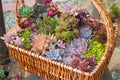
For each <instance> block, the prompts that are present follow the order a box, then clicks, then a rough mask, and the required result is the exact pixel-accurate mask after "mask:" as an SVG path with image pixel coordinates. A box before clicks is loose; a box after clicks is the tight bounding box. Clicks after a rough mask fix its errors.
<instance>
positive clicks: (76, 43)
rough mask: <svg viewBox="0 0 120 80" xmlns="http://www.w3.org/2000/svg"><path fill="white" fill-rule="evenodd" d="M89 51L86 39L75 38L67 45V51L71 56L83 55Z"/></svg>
mask: <svg viewBox="0 0 120 80" xmlns="http://www.w3.org/2000/svg"><path fill="white" fill-rule="evenodd" d="M87 49H88V40H86V39H84V38H81V37H79V38H75V39H74V40H73V41H72V42H71V43H70V44H69V43H67V44H66V48H65V51H66V53H70V54H71V55H74V54H75V55H76V54H79V55H82V54H84V53H85V52H86V51H87Z"/></svg>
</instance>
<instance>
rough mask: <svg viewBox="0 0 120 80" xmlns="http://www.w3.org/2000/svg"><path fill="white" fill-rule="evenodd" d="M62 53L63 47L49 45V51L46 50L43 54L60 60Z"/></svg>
mask: <svg viewBox="0 0 120 80" xmlns="http://www.w3.org/2000/svg"><path fill="white" fill-rule="evenodd" d="M64 53H65V52H64V50H63V49H55V47H54V46H53V45H51V46H50V47H49V51H46V52H45V53H44V54H45V55H46V56H47V57H48V58H50V59H52V60H58V61H62V55H63V54H64Z"/></svg>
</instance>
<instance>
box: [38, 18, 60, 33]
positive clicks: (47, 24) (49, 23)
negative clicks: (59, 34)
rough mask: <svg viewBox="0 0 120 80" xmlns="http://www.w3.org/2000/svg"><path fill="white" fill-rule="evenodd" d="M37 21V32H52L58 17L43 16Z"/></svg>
mask: <svg viewBox="0 0 120 80" xmlns="http://www.w3.org/2000/svg"><path fill="white" fill-rule="evenodd" d="M37 23H38V26H39V27H38V29H37V31H38V33H43V34H46V35H48V34H53V33H54V31H55V29H56V26H57V24H58V19H57V17H53V18H51V17H45V18H43V20H40V21H38V22H37Z"/></svg>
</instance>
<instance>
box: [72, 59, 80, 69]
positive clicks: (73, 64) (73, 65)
mask: <svg viewBox="0 0 120 80" xmlns="http://www.w3.org/2000/svg"><path fill="white" fill-rule="evenodd" d="M79 63H80V60H79V59H73V60H72V62H71V64H70V65H71V66H72V67H73V68H76V67H78V66H79Z"/></svg>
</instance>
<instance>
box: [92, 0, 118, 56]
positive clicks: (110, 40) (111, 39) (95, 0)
mask: <svg viewBox="0 0 120 80" xmlns="http://www.w3.org/2000/svg"><path fill="white" fill-rule="evenodd" d="M90 1H91V2H92V4H93V5H94V6H95V7H96V9H97V10H98V12H99V14H100V16H101V18H102V19H103V21H104V22H105V27H106V31H107V49H108V50H107V51H110V50H109V49H111V47H110V46H111V45H112V46H115V43H116V42H115V41H116V40H115V39H116V38H115V31H114V28H113V23H112V21H111V19H110V15H109V13H108V12H107V10H106V8H105V6H104V5H103V4H102V2H101V1H100V0H90ZM108 45H109V46H108ZM108 53H109V52H108ZM104 56H108V54H104Z"/></svg>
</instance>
